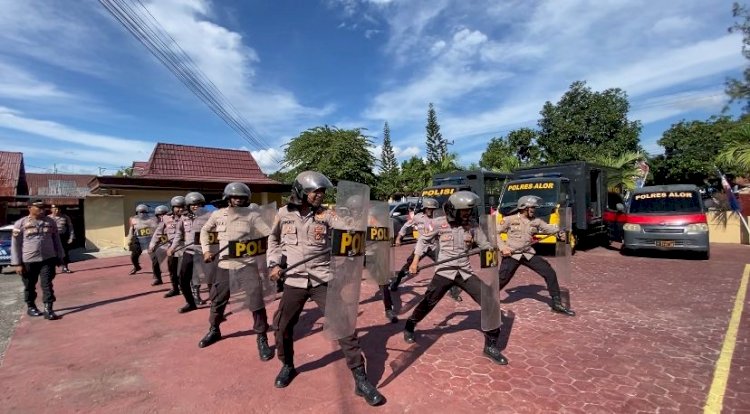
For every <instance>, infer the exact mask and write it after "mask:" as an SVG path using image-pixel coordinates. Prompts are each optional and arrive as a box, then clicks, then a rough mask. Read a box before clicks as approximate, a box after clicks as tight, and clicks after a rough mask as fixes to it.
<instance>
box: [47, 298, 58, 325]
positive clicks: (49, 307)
mask: <svg viewBox="0 0 750 414" xmlns="http://www.w3.org/2000/svg"><path fill="white" fill-rule="evenodd" d="M44 319H47V320H48V321H54V320H56V319H59V318H58V317H57V314H55V311H54V310H52V302H47V303H45V304H44Z"/></svg>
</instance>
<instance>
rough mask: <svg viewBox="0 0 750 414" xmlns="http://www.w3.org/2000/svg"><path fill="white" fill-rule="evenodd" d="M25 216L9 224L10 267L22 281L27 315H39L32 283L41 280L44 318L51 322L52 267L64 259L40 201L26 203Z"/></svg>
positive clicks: (53, 274)
mask: <svg viewBox="0 0 750 414" xmlns="http://www.w3.org/2000/svg"><path fill="white" fill-rule="evenodd" d="M28 207H29V215H28V216H26V217H23V218H21V219H20V220H17V221H16V222H15V223H13V235H12V239H11V245H10V252H11V255H10V264H11V266H14V267H15V270H16V273H17V274H18V275H20V276H21V278H22V280H23V291H24V300H25V301H26V306H27V311H26V313H27V314H28V315H29V316H42V313H41V312H39V309H38V308H37V307H36V302H35V301H36V283H37V281H39V280H40V279H41V286H42V293H43V298H42V300H43V301H44V319H47V320H55V319H57V315H56V314H55V311H54V310H53V309H52V303H53V302H55V291H54V286H53V284H52V281H53V280H54V279H55V266H56V265H57V264H62V261H63V258H64V256H65V251H64V250H63V246H62V243H61V241H60V235H59V234H58V233H57V224H55V221H54V220H53V219H51V218H49V217H47V216H45V215H44V202H42V200H30V201H29V203H28Z"/></svg>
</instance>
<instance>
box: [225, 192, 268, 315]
mask: <svg viewBox="0 0 750 414" xmlns="http://www.w3.org/2000/svg"><path fill="white" fill-rule="evenodd" d="M275 217H276V203H275V202H274V203H271V204H266V205H263V206H261V207H254V208H250V207H235V208H230V209H228V211H227V222H226V235H227V238H228V239H229V241H228V246H227V255H226V256H225V257H224V258H222V263H223V265H222V266H223V267H225V268H227V269H229V292H230V297H229V309H230V310H231V311H232V312H238V311H240V310H242V309H249V310H250V311H256V310H260V309H262V308H264V307H265V305H266V303H268V302H270V301H273V299H274V297H275V295H276V283H275V282H272V281H271V280H270V278H269V275H268V267H267V265H266V251H267V250H268V236H269V235H270V234H271V226H272V225H273V220H274V218H275ZM233 239H234V240H233Z"/></svg>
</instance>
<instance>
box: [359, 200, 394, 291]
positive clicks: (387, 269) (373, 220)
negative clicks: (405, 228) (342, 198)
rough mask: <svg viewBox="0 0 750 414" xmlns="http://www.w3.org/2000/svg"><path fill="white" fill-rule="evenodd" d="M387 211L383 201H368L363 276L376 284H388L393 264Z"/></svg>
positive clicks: (391, 225)
mask: <svg viewBox="0 0 750 414" xmlns="http://www.w3.org/2000/svg"><path fill="white" fill-rule="evenodd" d="M389 212H390V210H389V208H388V203H386V202H385V201H370V211H369V214H368V216H369V217H368V220H367V231H366V233H365V241H366V245H365V276H366V278H367V280H371V281H373V282H375V283H376V284H377V285H378V286H383V285H386V284H388V280H389V279H390V278H391V277H392V276H393V270H392V269H393V268H394V265H395V264H394V256H393V255H392V254H391V241H392V239H393V221H392V219H391V218H390V214H389Z"/></svg>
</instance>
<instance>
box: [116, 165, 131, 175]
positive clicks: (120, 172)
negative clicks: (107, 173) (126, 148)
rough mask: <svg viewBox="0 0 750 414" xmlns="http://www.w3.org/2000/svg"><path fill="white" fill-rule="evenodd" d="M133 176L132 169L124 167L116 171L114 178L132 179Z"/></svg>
mask: <svg viewBox="0 0 750 414" xmlns="http://www.w3.org/2000/svg"><path fill="white" fill-rule="evenodd" d="M132 176H133V167H126V168H121V169H119V170H117V172H116V173H115V177H132Z"/></svg>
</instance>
